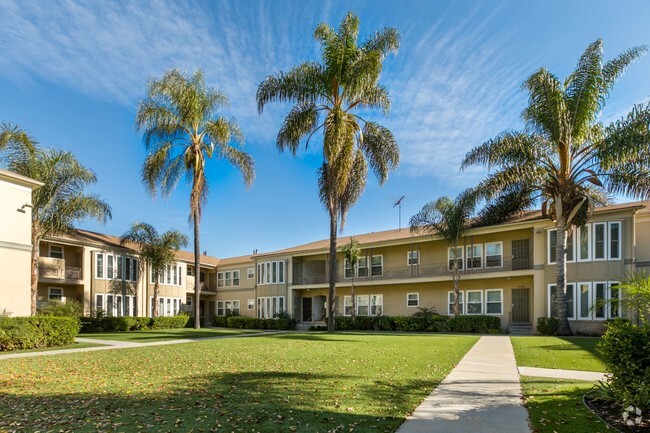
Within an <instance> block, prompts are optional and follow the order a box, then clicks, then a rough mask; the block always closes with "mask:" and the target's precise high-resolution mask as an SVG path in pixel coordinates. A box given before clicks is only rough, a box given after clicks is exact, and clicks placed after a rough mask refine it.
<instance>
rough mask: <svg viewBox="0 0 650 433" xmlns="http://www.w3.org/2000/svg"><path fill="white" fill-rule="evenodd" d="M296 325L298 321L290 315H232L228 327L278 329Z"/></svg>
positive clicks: (286, 328)
mask: <svg viewBox="0 0 650 433" xmlns="http://www.w3.org/2000/svg"><path fill="white" fill-rule="evenodd" d="M295 327H296V321H295V320H294V319H292V318H290V317H288V316H287V317H278V318H276V319H257V318H255V317H242V316H230V317H228V328H237V329H276V330H288V329H294V328H295Z"/></svg>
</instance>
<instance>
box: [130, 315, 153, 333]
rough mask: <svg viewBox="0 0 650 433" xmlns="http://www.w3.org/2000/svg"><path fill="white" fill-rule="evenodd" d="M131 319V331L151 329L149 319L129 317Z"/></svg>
mask: <svg viewBox="0 0 650 433" xmlns="http://www.w3.org/2000/svg"><path fill="white" fill-rule="evenodd" d="M131 319H133V325H132V326H131V331H140V330H142V329H149V328H151V318H150V317H131Z"/></svg>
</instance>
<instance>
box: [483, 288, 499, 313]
mask: <svg viewBox="0 0 650 433" xmlns="http://www.w3.org/2000/svg"><path fill="white" fill-rule="evenodd" d="M485 314H497V315H501V314H503V290H502V289H492V290H486V291H485Z"/></svg>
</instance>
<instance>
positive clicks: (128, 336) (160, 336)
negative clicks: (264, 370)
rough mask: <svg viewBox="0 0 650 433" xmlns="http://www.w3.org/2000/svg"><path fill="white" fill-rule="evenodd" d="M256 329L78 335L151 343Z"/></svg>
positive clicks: (245, 332)
mask: <svg viewBox="0 0 650 433" xmlns="http://www.w3.org/2000/svg"><path fill="white" fill-rule="evenodd" d="M258 332H263V331H258V330H256V329H225V328H217V329H215V328H202V329H193V328H180V329H149V330H146V331H130V332H101V333H97V334H79V335H78V336H77V337H79V338H93V339H97V340H117V341H131V342H133V343H152V342H154V341H164V340H177V339H179V338H207V337H221V336H224V335H236V334H255V333H258Z"/></svg>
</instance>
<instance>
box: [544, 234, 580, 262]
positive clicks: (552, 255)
mask: <svg viewBox="0 0 650 433" xmlns="http://www.w3.org/2000/svg"><path fill="white" fill-rule="evenodd" d="M574 234H575V230H571V234H570V235H568V236H567V241H566V261H567V262H573V261H574V257H575V254H574V252H575V251H574V250H575V245H574V242H573V238H574ZM556 256H557V230H549V231H548V263H549V264H552V263H555V262H556V261H557V257H556Z"/></svg>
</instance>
